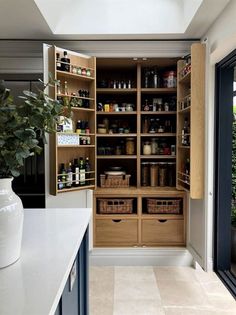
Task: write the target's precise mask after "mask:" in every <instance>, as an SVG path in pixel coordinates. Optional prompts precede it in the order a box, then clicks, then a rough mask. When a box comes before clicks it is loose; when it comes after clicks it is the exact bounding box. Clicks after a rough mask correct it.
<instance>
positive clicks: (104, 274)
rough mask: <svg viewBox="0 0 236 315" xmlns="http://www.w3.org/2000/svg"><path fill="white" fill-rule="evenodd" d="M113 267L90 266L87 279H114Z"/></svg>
mask: <svg viewBox="0 0 236 315" xmlns="http://www.w3.org/2000/svg"><path fill="white" fill-rule="evenodd" d="M114 270H115V268H114V267H97V266H94V267H90V269H89V280H90V281H111V279H114Z"/></svg>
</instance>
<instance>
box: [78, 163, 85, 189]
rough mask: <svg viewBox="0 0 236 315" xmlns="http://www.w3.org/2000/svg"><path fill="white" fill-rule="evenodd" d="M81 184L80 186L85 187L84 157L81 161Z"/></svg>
mask: <svg viewBox="0 0 236 315" xmlns="http://www.w3.org/2000/svg"><path fill="white" fill-rule="evenodd" d="M79 184H80V186H84V185H85V184H86V181H85V163H84V159H83V158H82V157H81V158H80V160H79Z"/></svg>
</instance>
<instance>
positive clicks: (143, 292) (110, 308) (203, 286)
mask: <svg viewBox="0 0 236 315" xmlns="http://www.w3.org/2000/svg"><path fill="white" fill-rule="evenodd" d="M89 314H90V315H133V314H134V315H236V301H235V300H234V298H233V297H232V296H231V295H230V293H229V292H228V291H227V289H226V288H225V287H224V285H223V284H222V283H221V281H220V280H219V278H218V277H217V276H216V275H215V274H214V273H205V272H204V271H202V270H195V269H193V268H191V267H136V266H135V267H130V266H129V267H91V270H90V313H89Z"/></svg>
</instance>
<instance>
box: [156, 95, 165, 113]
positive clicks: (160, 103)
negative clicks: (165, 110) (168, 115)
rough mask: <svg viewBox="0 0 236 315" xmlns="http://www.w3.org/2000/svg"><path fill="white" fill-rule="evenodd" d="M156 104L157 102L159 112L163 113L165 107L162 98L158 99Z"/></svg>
mask: <svg viewBox="0 0 236 315" xmlns="http://www.w3.org/2000/svg"><path fill="white" fill-rule="evenodd" d="M156 102H157V110H158V111H159V112H161V111H162V106H163V103H162V98H157V99H156Z"/></svg>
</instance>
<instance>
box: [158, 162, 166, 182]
mask: <svg viewBox="0 0 236 315" xmlns="http://www.w3.org/2000/svg"><path fill="white" fill-rule="evenodd" d="M166 182H167V167H166V163H165V162H160V163H159V185H160V186H161V187H164V186H166Z"/></svg>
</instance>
